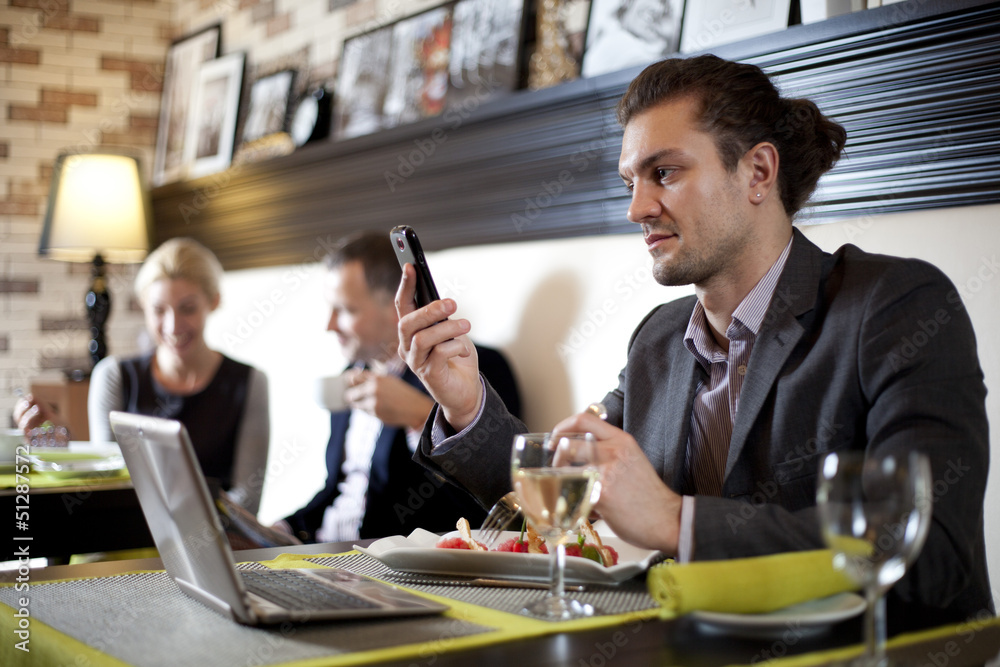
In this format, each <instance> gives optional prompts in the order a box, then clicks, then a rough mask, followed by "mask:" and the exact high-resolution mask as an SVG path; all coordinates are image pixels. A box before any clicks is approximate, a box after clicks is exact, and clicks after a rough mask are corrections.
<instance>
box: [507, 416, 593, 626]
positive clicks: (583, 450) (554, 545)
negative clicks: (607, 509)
mask: <svg viewBox="0 0 1000 667" xmlns="http://www.w3.org/2000/svg"><path fill="white" fill-rule="evenodd" d="M595 449H596V441H595V439H594V436H593V435H591V434H590V433H560V434H551V433H522V434H520V435H517V436H515V437H514V447H513V450H512V452H511V478H512V482H513V485H514V492H515V493H516V494H517V497H518V502H519V504H520V506H521V511H522V512H524V515H525V517H526V518H527V519H528V521H529V522H530V523H531V526H532V528H534V529H535V531H536V532H537V533H538V534H540V535H542V536H543V537H544V538H545V539H546V542H547V543H548V548H549V553H550V555H551V559H552V585H551V587H550V589H549V594H548V595H547V596H546V597H545V598H543V599H541V600H538V601H536V602H534V603H532V604H529V605H528V606H527V607H525V608H524V610H522V611H523V613H527V614H530V615H532V616H538V617H541V618H544V619H546V620H569V619H572V618H583V617H586V616H593V615H594V614H595V613H596V611H597V610H595V609H594V608H593V606H591V605H589V604H584V603H581V602H579V601H578V600H573V599H570V598H567V597H566V591H565V588H564V585H563V581H564V572H565V567H566V541H567V540H568V539H569V536H570V535H571V534H572V532H573V530H574V529H575V528H576V526H577V524H578V523H579V522H580V519H582V518H584V517H586V516H587V515H589V514H590V508H591V507H592V506H593V504H594V503H595V502H597V499H598V497H599V496H600V493H601V482H600V473H599V472H598V469H597V464H596V459H595V457H596V452H595Z"/></svg>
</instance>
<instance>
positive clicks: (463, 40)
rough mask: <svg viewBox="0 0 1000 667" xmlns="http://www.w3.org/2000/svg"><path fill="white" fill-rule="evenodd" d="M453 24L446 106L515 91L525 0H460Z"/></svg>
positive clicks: (455, 8)
mask: <svg viewBox="0 0 1000 667" xmlns="http://www.w3.org/2000/svg"><path fill="white" fill-rule="evenodd" d="M452 21H453V26H452V31H451V59H450V63H449V68H448V101H447V106H448V107H449V108H456V107H459V106H463V105H468V104H471V102H469V100H471V99H473V98H474V99H476V100H477V104H478V103H479V102H482V101H483V100H485V99H486V98H487V97H489V96H491V95H493V94H495V93H498V92H504V91H510V90H514V89H515V88H517V85H518V78H519V76H520V69H519V60H520V51H521V42H522V34H523V33H524V26H523V23H524V0H458V2H456V3H455V5H454V7H453V9H452Z"/></svg>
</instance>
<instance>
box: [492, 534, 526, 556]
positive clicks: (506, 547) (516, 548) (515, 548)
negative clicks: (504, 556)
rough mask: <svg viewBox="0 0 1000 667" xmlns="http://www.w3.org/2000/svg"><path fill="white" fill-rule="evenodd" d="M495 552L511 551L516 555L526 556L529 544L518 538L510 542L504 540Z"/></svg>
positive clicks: (511, 539) (513, 538)
mask: <svg viewBox="0 0 1000 667" xmlns="http://www.w3.org/2000/svg"><path fill="white" fill-rule="evenodd" d="M494 551H511V552H514V553H519V554H526V553H528V543H527V542H525V541H523V540H519V539H518V538H516V537H512V538H510V539H509V540H504V541H503V542H501V543H500V544H499V545H497V548H496V549H495V550H494Z"/></svg>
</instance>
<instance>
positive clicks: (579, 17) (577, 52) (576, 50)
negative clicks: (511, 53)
mask: <svg viewBox="0 0 1000 667" xmlns="http://www.w3.org/2000/svg"><path fill="white" fill-rule="evenodd" d="M590 2H591V0H541V2H539V3H538V8H537V11H536V14H537V16H536V19H535V23H536V25H535V49H534V52H533V53H532V54H531V59H530V61H529V63H528V88H531V89H532V90H539V89H541V88H548V87H549V86H554V85H556V84H558V83H562V82H564V81H572V80H573V79H577V78H579V76H580V67H581V65H582V63H583V49H584V46H585V45H586V43H587V19H588V17H589V16H590Z"/></svg>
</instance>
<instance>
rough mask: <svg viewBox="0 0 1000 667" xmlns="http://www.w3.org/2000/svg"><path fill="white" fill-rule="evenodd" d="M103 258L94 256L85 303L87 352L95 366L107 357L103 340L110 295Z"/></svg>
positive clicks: (98, 255) (106, 346)
mask: <svg viewBox="0 0 1000 667" xmlns="http://www.w3.org/2000/svg"><path fill="white" fill-rule="evenodd" d="M104 266H105V263H104V258H103V257H101V254H100V253H98V254H96V255H94V264H93V267H92V268H91V276H92V277H93V278H92V280H91V282H90V290H89V291H88V292H87V295H86V297H85V302H86V305H87V320H88V321H89V322H90V343H89V345H88V350H89V352H90V360H91V362H92V363H94V364H96V363H97V362H98V361H100V360H101V359H103V358H104V357H106V356H108V344H107V342H106V341H105V340H104V325H105V323H107V321H108V316H109V315H111V293H110V292H109V291H108V281H107V278H105V270H104Z"/></svg>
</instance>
